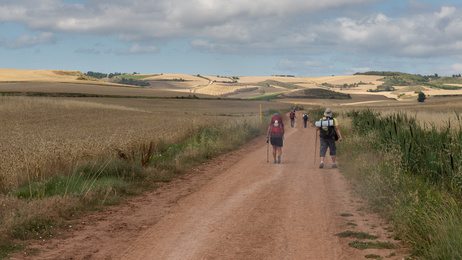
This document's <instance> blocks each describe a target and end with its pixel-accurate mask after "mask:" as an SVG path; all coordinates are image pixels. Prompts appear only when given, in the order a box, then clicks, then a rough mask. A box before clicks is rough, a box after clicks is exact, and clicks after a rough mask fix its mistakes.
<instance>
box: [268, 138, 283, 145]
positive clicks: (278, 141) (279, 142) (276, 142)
mask: <svg viewBox="0 0 462 260" xmlns="http://www.w3.org/2000/svg"><path fill="white" fill-rule="evenodd" d="M270 140H271V145H275V146H277V147H282V137H271V139H270Z"/></svg>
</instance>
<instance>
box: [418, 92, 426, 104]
mask: <svg viewBox="0 0 462 260" xmlns="http://www.w3.org/2000/svg"><path fill="white" fill-rule="evenodd" d="M426 98H427V96H425V93H423V92H419V95H418V96H417V101H418V102H424V101H425V99H426Z"/></svg>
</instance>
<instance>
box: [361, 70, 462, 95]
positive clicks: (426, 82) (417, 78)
mask: <svg viewBox="0 0 462 260" xmlns="http://www.w3.org/2000/svg"><path fill="white" fill-rule="evenodd" d="M354 75H374V76H384V78H383V79H381V81H383V82H384V83H383V84H382V85H380V86H377V89H376V90H372V91H393V90H395V89H394V88H393V86H428V87H432V88H439V89H452V90H456V89H462V87H458V86H452V85H448V84H462V77H460V74H459V75H453V76H452V77H440V76H438V74H435V75H430V76H422V75H420V74H408V73H403V72H392V71H368V72H362V73H360V72H358V73H355V74H354Z"/></svg>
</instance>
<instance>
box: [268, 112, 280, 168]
mask: <svg viewBox="0 0 462 260" xmlns="http://www.w3.org/2000/svg"><path fill="white" fill-rule="evenodd" d="M283 139H284V123H283V122H282V117H281V116H280V115H279V114H278V113H275V114H274V115H273V117H272V118H271V123H270V125H269V126H268V132H267V133H266V141H267V142H268V141H271V145H272V146H273V158H274V163H281V155H282V143H283ZM276 153H277V154H278V157H277V160H276Z"/></svg>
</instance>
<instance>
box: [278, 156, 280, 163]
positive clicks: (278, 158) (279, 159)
mask: <svg viewBox="0 0 462 260" xmlns="http://www.w3.org/2000/svg"><path fill="white" fill-rule="evenodd" d="M278 163H281V156H280V155H278Z"/></svg>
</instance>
